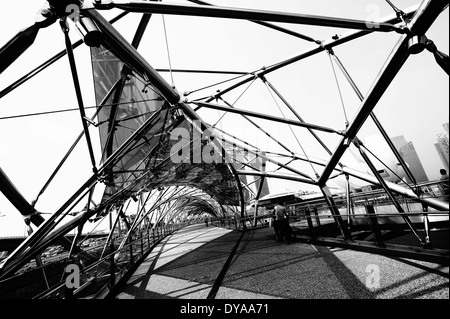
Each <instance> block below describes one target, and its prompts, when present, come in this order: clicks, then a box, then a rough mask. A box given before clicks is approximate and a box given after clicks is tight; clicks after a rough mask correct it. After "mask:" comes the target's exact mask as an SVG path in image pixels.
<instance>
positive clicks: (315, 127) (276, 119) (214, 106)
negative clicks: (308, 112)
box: [192, 102, 343, 135]
mask: <svg viewBox="0 0 450 319" xmlns="http://www.w3.org/2000/svg"><path fill="white" fill-rule="evenodd" d="M192 103H194V104H196V105H199V106H202V107H205V108H209V109H214V110H219V111H224V112H229V113H237V114H240V115H246V116H251V117H256V118H260V119H264V120H269V121H274V122H280V123H283V124H289V125H295V126H300V127H304V128H309V129H313V130H318V131H323V132H327V133H336V134H340V135H343V134H342V133H340V132H338V131H336V130H334V129H332V128H328V127H323V126H319V125H314V124H308V123H302V122H299V121H294V120H289V119H284V118H281V117H276V116H272V115H267V114H262V113H257V112H253V111H247V110H243V109H237V108H229V107H225V106H221V105H218V104H212V103H204V102H192Z"/></svg>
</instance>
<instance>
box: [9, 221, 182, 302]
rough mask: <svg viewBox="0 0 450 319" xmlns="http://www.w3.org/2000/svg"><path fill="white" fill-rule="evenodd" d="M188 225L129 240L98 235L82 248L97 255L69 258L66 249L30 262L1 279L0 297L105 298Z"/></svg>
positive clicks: (143, 232) (141, 232)
mask: <svg viewBox="0 0 450 319" xmlns="http://www.w3.org/2000/svg"><path fill="white" fill-rule="evenodd" d="M186 225H187V223H181V224H167V225H164V226H161V227H155V228H152V229H149V230H148V231H147V230H138V231H136V232H134V233H132V234H131V235H130V236H129V237H128V239H127V241H126V242H125V243H124V242H123V241H124V240H125V238H126V234H120V235H119V234H114V235H113V236H111V238H110V240H109V241H108V242H107V240H106V239H107V238H106V236H105V237H104V238H100V239H95V241H93V245H90V244H89V245H87V246H86V247H85V248H84V249H83V250H82V251H83V253H89V255H90V256H92V257H93V258H92V259H91V260H86V259H85V258H82V257H81V254H80V253H78V254H76V255H73V256H71V257H70V258H69V256H68V253H67V252H64V253H61V254H58V255H56V256H53V257H50V258H44V259H41V260H42V264H41V265H37V263H36V262H30V263H29V264H28V265H26V266H24V267H23V268H22V271H19V272H17V273H16V274H15V275H14V276H11V277H9V278H7V279H5V280H2V281H0V298H1V299H5V298H6V299H8V298H25V299H60V298H67V299H68V298H86V299H93V298H105V297H107V296H108V295H109V294H110V293H112V292H113V291H114V289H115V288H116V287H117V285H118V284H120V283H121V282H123V281H124V280H125V279H126V278H127V276H128V275H129V273H130V271H132V270H133V269H134V267H136V266H137V265H138V264H139V263H140V262H141V261H142V260H143V259H144V258H145V257H146V255H147V254H148V253H149V252H150V251H151V250H152V249H153V248H154V247H155V246H156V245H157V244H158V243H159V242H160V241H161V240H162V239H164V238H165V237H166V236H168V235H170V234H172V233H173V232H174V231H176V230H178V229H180V228H182V227H185V226H186ZM84 255H85V254H84Z"/></svg>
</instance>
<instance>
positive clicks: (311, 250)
mask: <svg viewBox="0 0 450 319" xmlns="http://www.w3.org/2000/svg"><path fill="white" fill-rule="evenodd" d="M241 235H242V237H241ZM239 240H240V241H239ZM237 242H239V244H236V243H237ZM233 250H234V251H233ZM233 252H234V253H233ZM230 256H231V257H230ZM224 266H225V267H224ZM117 298H118V299H171V298H178V299H208V298H215V299H278V298H281V299H395V298H408V299H417V298H426V299H448V298H449V268H448V266H445V267H444V266H441V265H437V264H432V263H426V262H419V261H414V260H405V259H400V258H390V257H384V256H379V255H373V254H369V253H364V252H356V251H351V250H345V249H341V248H328V247H320V246H314V245H310V244H305V243H298V242H295V243H291V244H290V245H286V244H284V243H279V242H276V241H275V240H274V236H273V229H272V228H262V229H255V230H250V231H247V232H245V233H243V234H242V233H241V232H240V231H235V230H233V231H231V230H228V229H222V228H216V227H211V226H210V227H205V226H204V225H192V226H189V227H186V228H184V229H181V230H179V231H178V232H176V233H174V234H173V235H172V236H170V237H169V238H167V239H166V240H165V241H164V242H162V243H161V244H160V245H158V246H157V247H156V248H155V250H154V251H153V252H152V253H151V254H150V255H149V256H148V257H147V259H146V260H145V262H143V263H142V264H141V265H140V267H139V268H138V269H137V271H136V272H135V273H134V274H133V276H132V277H131V278H130V279H129V280H128V282H127V284H126V285H125V286H124V287H123V289H122V292H121V293H119V294H118V295H117Z"/></svg>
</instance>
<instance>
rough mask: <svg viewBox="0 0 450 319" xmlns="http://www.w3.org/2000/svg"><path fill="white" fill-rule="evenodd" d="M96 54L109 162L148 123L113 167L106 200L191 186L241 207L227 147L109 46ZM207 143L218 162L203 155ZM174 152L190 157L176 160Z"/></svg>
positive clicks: (104, 149) (104, 153)
mask: <svg viewBox="0 0 450 319" xmlns="http://www.w3.org/2000/svg"><path fill="white" fill-rule="evenodd" d="M91 55H92V65H93V76H94V86H95V97H96V103H97V105H98V109H97V110H98V120H97V121H98V124H97V126H98V128H99V134H100V143H101V149H102V161H103V163H105V161H106V160H107V159H108V158H110V157H111V155H113V154H114V153H115V152H116V151H117V150H118V149H120V147H121V146H122V145H123V144H124V142H126V141H127V140H128V139H129V138H130V137H131V136H132V135H133V134H134V133H135V132H136V131H137V130H139V129H142V127H143V124H144V123H146V122H147V125H145V130H144V131H143V132H141V133H142V134H139V135H138V136H137V137H135V138H134V139H133V141H132V143H131V144H130V146H129V147H128V148H126V150H125V151H124V152H123V154H122V153H121V154H120V155H119V156H117V158H116V160H115V161H114V163H113V165H111V166H110V167H108V168H107V173H106V174H105V176H104V182H105V184H106V185H107V187H106V189H105V194H104V197H103V200H108V199H110V198H111V197H112V196H114V198H113V199H112V201H113V202H114V203H117V202H121V201H125V200H127V199H128V198H130V197H131V196H132V195H133V194H137V193H139V192H141V191H151V190H152V189H157V188H159V187H164V186H183V185H189V186H191V187H196V188H198V189H201V190H203V191H205V192H206V193H207V194H209V195H210V196H211V197H212V198H214V199H215V200H216V201H217V202H218V203H219V204H223V205H231V206H239V205H240V196H239V188H238V185H237V183H236V180H235V177H234V175H233V174H232V173H231V171H230V166H229V165H232V163H227V161H225V160H224V159H223V155H224V152H223V151H222V150H221V146H220V145H217V144H214V145H212V143H209V142H210V140H208V139H205V138H204V137H203V136H202V134H201V132H200V129H198V128H194V126H193V125H192V123H191V122H190V121H189V120H188V119H186V118H185V117H184V116H183V112H182V110H181V108H177V107H175V106H172V105H170V104H169V103H168V102H167V101H166V100H165V99H164V98H163V96H162V95H161V94H160V92H159V91H158V90H157V89H156V88H154V87H153V86H152V85H151V83H147V82H146V81H145V80H144V79H143V78H142V77H140V76H139V75H137V74H135V73H132V72H131V71H130V69H129V68H128V67H127V66H126V65H124V63H123V62H122V61H120V59H118V58H117V57H116V56H114V54H113V53H111V52H110V51H109V50H107V49H106V48H104V47H102V46H100V47H98V48H95V47H94V48H92V50H91ZM175 129H178V130H183V131H184V132H186V134H188V135H187V136H188V138H184V139H180V138H178V136H176V135H175V134H172V132H174V130H175ZM206 144H211V148H212V149H214V151H213V153H215V154H216V155H217V156H216V157H215V158H216V160H215V161H211V160H210V158H208V159H206V160H205V159H204V157H203V156H202V151H203V148H204V146H205V145H206ZM180 145H182V146H181V147H180ZM174 150H177V152H178V151H180V152H181V153H182V154H183V156H184V154H186V158H185V159H182V160H180V158H179V157H177V159H178V160H174V157H173V155H174ZM175 155H176V154H175Z"/></svg>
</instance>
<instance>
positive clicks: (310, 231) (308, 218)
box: [305, 207, 315, 238]
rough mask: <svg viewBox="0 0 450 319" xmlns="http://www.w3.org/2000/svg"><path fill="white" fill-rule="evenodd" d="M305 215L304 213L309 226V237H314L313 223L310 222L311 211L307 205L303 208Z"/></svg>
mask: <svg viewBox="0 0 450 319" xmlns="http://www.w3.org/2000/svg"><path fill="white" fill-rule="evenodd" d="M305 215H306V221H307V222H308V227H309V236H310V237H311V238H313V237H315V234H314V225H313V223H312V219H311V212H310V211H309V207H307V208H306V210H305Z"/></svg>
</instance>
